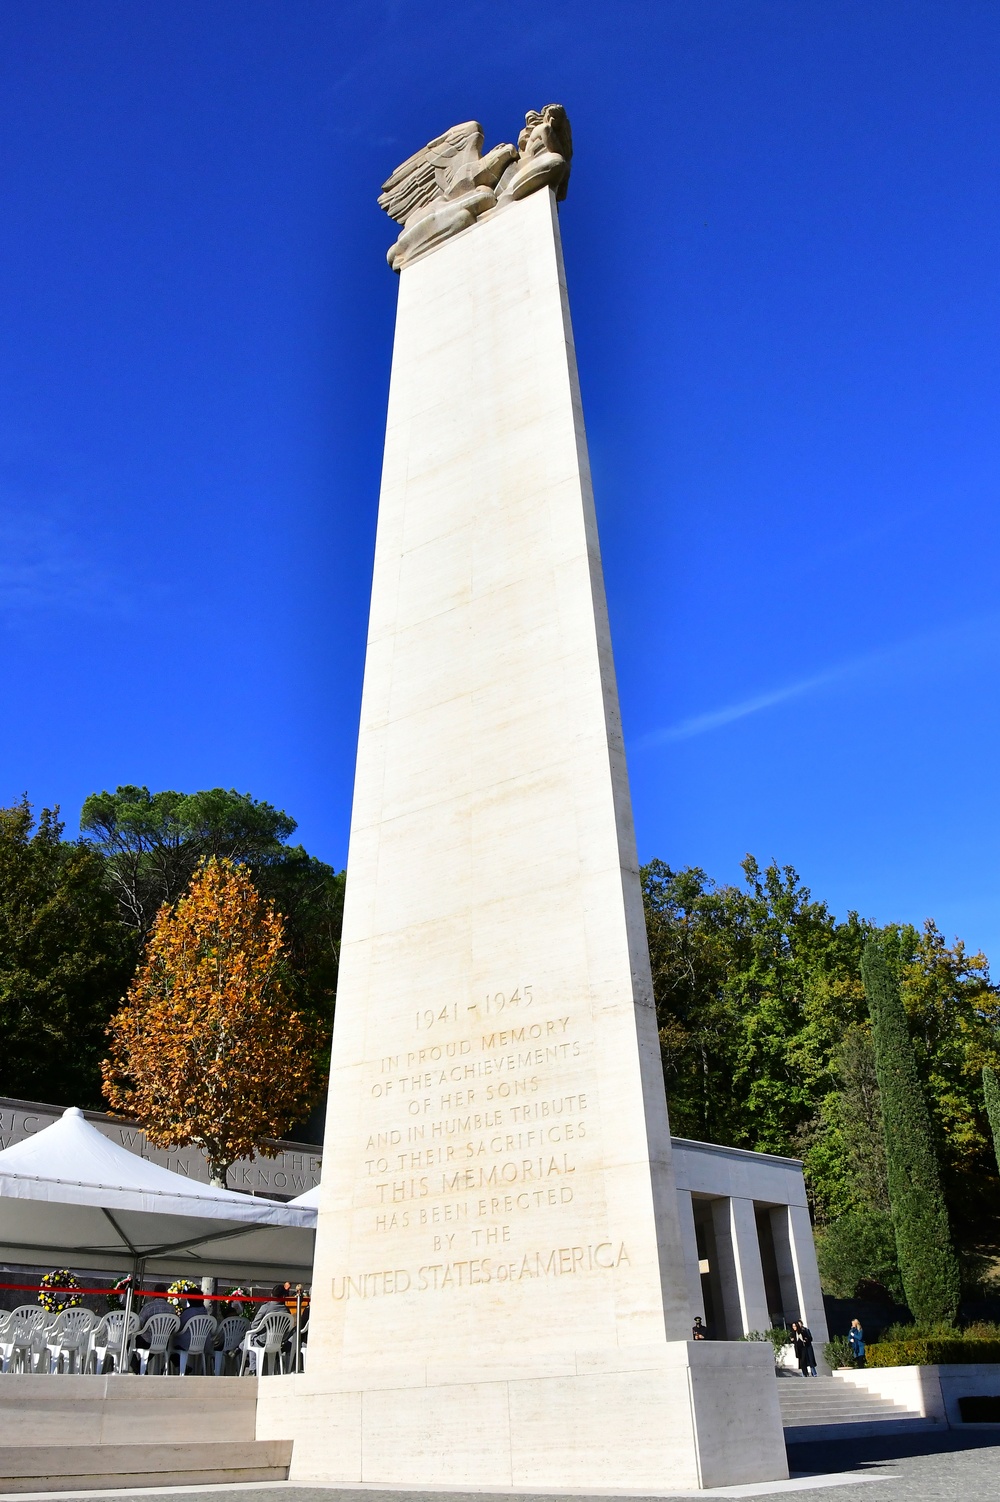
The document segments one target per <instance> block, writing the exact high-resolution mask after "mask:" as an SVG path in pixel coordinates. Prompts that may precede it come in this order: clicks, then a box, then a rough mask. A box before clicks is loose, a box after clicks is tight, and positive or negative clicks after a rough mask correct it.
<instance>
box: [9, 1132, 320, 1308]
mask: <svg viewBox="0 0 1000 1502" xmlns="http://www.w3.org/2000/svg"><path fill="white" fill-rule="evenodd" d="M315 1226H316V1211H315V1209H313V1208H311V1207H310V1206H308V1205H292V1204H288V1205H281V1204H275V1203H273V1202H270V1201H267V1200H259V1199H252V1198H250V1196H248V1195H244V1194H234V1193H233V1192H232V1191H231V1190H228V1189H217V1188H215V1187H214V1186H213V1185H211V1184H202V1183H198V1182H196V1181H194V1180H192V1179H186V1178H184V1177H183V1176H182V1175H181V1174H177V1173H172V1172H171V1171H170V1170H169V1169H167V1168H161V1167H160V1166H159V1164H156V1163H150V1162H149V1161H148V1159H146V1158H140V1157H138V1156H137V1155H136V1154H135V1153H130V1152H129V1151H128V1150H127V1149H126V1148H124V1147H120V1146H118V1144H117V1143H115V1142H112V1141H110V1140H109V1138H107V1137H105V1136H103V1134H102V1133H101V1132H99V1131H98V1130H97V1128H96V1127H94V1126H91V1124H90V1122H88V1121H87V1120H86V1118H85V1116H84V1114H83V1112H82V1111H80V1110H78V1109H77V1108H76V1107H75V1106H71V1107H70V1109H69V1110H68V1111H66V1112H64V1114H63V1115H62V1116H61V1117H60V1119H59V1120H58V1121H55V1122H53V1123H52V1125H51V1126H49V1127H46V1128H45V1130H44V1131H41V1132H38V1133H36V1135H35V1136H34V1137H29V1138H27V1139H26V1140H25V1141H23V1142H18V1143H17V1144H16V1145H15V1146H13V1147H8V1148H7V1149H6V1150H5V1151H3V1152H0V1261H4V1262H8V1263H10V1262H13V1263H19V1264H21V1265H24V1264H38V1263H39V1262H45V1261H51V1260H52V1259H53V1258H55V1259H56V1260H58V1261H59V1262H60V1263H65V1264H66V1265H67V1266H68V1267H70V1268H71V1269H72V1270H73V1271H74V1272H83V1271H89V1270H94V1271H99V1272H107V1273H110V1272H116V1271H118V1272H134V1273H136V1275H138V1276H142V1275H143V1274H145V1275H146V1276H152V1275H155V1274H172V1275H173V1276H174V1277H178V1276H190V1277H191V1278H204V1277H221V1278H231V1279H236V1280H254V1281H257V1282H270V1281H273V1280H275V1279H285V1278H288V1279H291V1280H293V1281H294V1280H298V1281H302V1282H307V1281H308V1280H309V1278H310V1277H311V1274H312V1260H313V1242H314V1239H315Z"/></svg>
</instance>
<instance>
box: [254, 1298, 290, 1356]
mask: <svg viewBox="0 0 1000 1502" xmlns="http://www.w3.org/2000/svg"><path fill="white" fill-rule="evenodd" d="M287 1297H288V1294H287V1292H286V1290H285V1286H284V1284H283V1283H275V1285H274V1287H273V1288H272V1289H271V1298H270V1301H269V1302H268V1303H266V1304H259V1305H258V1307H257V1313H256V1314H255V1315H254V1317H253V1324H252V1325H251V1326H250V1328H249V1330H248V1331H247V1335H246V1342H245V1343H246V1344H247V1345H255V1346H262V1345H263V1344H264V1340H265V1335H264V1330H263V1325H264V1321H265V1319H266V1318H267V1316H268V1315H269V1314H287V1313H288V1308H287V1306H286V1304H285V1299H286V1298H287Z"/></svg>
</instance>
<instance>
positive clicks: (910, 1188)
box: [861, 939, 960, 1321]
mask: <svg viewBox="0 0 1000 1502" xmlns="http://www.w3.org/2000/svg"><path fill="white" fill-rule="evenodd" d="M861 973H862V975H863V977H864V982H865V992H866V994H867V996H868V1006H869V1008H870V1011H871V1021H872V1041H873V1043H874V1045H875V1069H876V1073H877V1075H878V1084H879V1093H880V1095H881V1098H882V1119H883V1122H884V1124H885V1144H886V1159H887V1165H886V1166H887V1168H888V1177H889V1200H890V1202H891V1205H892V1221H893V1226H894V1227H895V1231H896V1247H897V1251H898V1253H899V1270H900V1273H901V1275H902V1279H903V1287H904V1289H905V1290H906V1302H907V1304H908V1305H909V1306H910V1311H911V1313H912V1314H913V1317H914V1319H916V1320H920V1321H937V1320H944V1321H951V1320H953V1319H954V1318H955V1315H956V1313H957V1311H958V1301H959V1296H960V1282H959V1272H958V1262H957V1261H956V1258H955V1253H954V1250H953V1248H952V1244H951V1228H950V1226H949V1224H948V1211H947V1209H946V1208H945V1203H944V1196H943V1194H942V1193H941V1180H940V1175H939V1173H938V1164H937V1156H936V1154H935V1151H934V1142H933V1138H932V1135H931V1121H930V1115H929V1113H928V1110H927V1103H926V1101H925V1099H924V1092H923V1090H922V1089H921V1085H920V1078H919V1076H918V1074H917V1063H916V1058H915V1057H914V1053H913V1044H912V1042H911V1040H910V1031H909V1028H908V1027H907V1023H906V1012H905V1011H904V1009H903V1003H902V1000H901V999H900V994H899V979H898V974H897V972H896V968H895V966H894V965H892V964H891V963H890V960H889V958H888V956H887V955H886V952H885V947H884V943H883V942H880V941H879V940H878V939H871V940H869V942H868V943H867V944H866V945H865V950H864V954H863V956H862V960H861Z"/></svg>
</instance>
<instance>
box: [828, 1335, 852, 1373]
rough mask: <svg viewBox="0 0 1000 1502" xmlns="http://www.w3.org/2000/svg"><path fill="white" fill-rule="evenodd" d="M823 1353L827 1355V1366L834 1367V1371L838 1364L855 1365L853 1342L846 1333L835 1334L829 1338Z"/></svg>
mask: <svg viewBox="0 0 1000 1502" xmlns="http://www.w3.org/2000/svg"><path fill="white" fill-rule="evenodd" d="M823 1355H824V1356H825V1357H826V1364H827V1366H829V1367H832V1368H833V1370H834V1371H836V1370H837V1368H838V1366H851V1365H853V1363H852V1360H851V1342H850V1341H849V1340H848V1338H847V1336H846V1335H835V1336H834V1337H833V1339H832V1340H828V1341H827V1343H826V1345H825V1346H824V1347H823Z"/></svg>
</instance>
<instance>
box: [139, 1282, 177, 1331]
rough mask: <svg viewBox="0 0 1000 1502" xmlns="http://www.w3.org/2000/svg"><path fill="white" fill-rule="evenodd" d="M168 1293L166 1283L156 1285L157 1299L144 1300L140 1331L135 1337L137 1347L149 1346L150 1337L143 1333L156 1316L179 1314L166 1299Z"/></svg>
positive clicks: (154, 1289) (140, 1316)
mask: <svg viewBox="0 0 1000 1502" xmlns="http://www.w3.org/2000/svg"><path fill="white" fill-rule="evenodd" d="M166 1291H167V1285H166V1283H154V1285H153V1292H154V1293H155V1294H156V1298H155V1299H143V1301H142V1303H143V1307H142V1309H141V1311H140V1313H139V1331H138V1334H137V1335H136V1337H135V1343H136V1345H137V1346H148V1345H149V1339H148V1337H147V1336H145V1335H144V1334H143V1333H142V1332H143V1331H144V1330H145V1328H146V1326H147V1325H148V1324H149V1322H150V1320H151V1319H152V1318H153V1316H154V1314H176V1313H177V1310H176V1309H175V1308H174V1306H173V1304H171V1303H170V1301H169V1299H167V1298H165V1297H164V1295H165V1294H166Z"/></svg>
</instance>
